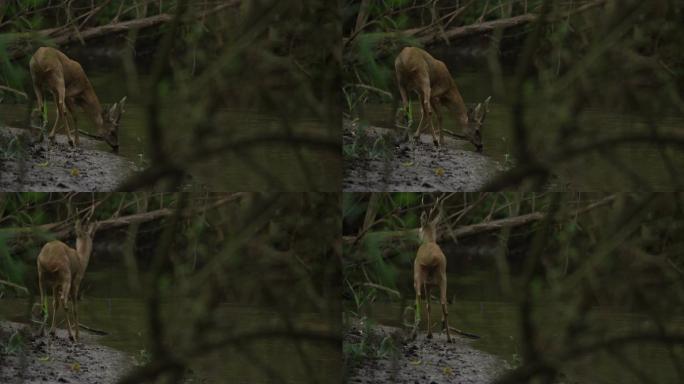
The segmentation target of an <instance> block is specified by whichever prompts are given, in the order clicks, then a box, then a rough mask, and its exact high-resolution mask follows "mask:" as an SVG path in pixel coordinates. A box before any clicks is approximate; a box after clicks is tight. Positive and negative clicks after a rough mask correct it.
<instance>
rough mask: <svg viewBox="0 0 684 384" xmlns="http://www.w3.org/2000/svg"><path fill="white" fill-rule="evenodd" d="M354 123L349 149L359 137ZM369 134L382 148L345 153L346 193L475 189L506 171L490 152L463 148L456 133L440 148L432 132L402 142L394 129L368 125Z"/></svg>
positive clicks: (349, 132) (347, 142) (347, 141)
mask: <svg viewBox="0 0 684 384" xmlns="http://www.w3.org/2000/svg"><path fill="white" fill-rule="evenodd" d="M352 124H354V123H351V122H349V121H345V122H344V125H345V128H344V136H343V139H344V144H345V146H347V147H349V146H350V145H351V143H352V142H353V141H354V140H356V138H355V137H354V132H355V129H354V127H350V125H352ZM356 132H358V131H356ZM364 135H365V137H364V140H365V141H367V142H369V143H372V146H373V148H380V149H379V150H377V151H376V154H373V155H372V156H366V154H361V155H357V156H347V155H346V154H345V164H344V180H343V183H342V189H343V190H344V191H345V192H376V191H390V192H399V191H400V192H430V191H474V190H479V189H481V188H483V187H484V186H485V184H486V183H487V182H488V181H489V180H490V179H491V178H493V177H494V176H495V175H496V174H498V173H499V172H502V171H503V170H504V167H503V166H501V165H500V164H499V163H497V162H496V161H494V160H493V159H491V158H489V157H487V156H486V154H481V153H477V152H475V150H474V149H473V150H464V149H458V148H457V147H458V146H462V142H459V140H457V139H455V138H452V137H448V136H445V137H444V141H445V144H444V145H443V147H442V148H441V149H439V150H438V149H437V148H436V147H435V145H434V144H433V143H432V136H431V135H429V134H427V133H424V134H423V135H422V136H421V137H420V139H419V140H417V141H415V142H413V141H412V140H411V141H405V142H398V141H399V140H397V139H396V138H395V135H396V134H395V133H394V131H392V130H390V129H385V128H378V127H367V128H366V131H365V133H364ZM486 150H487V149H486V148H485V153H486Z"/></svg>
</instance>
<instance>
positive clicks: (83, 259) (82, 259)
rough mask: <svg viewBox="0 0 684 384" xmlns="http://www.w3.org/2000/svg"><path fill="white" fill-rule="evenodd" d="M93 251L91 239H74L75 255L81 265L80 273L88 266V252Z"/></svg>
mask: <svg viewBox="0 0 684 384" xmlns="http://www.w3.org/2000/svg"><path fill="white" fill-rule="evenodd" d="M92 251H93V243H92V242H91V241H79V240H77V241H76V256H77V257H78V261H79V263H80V267H81V271H80V272H81V273H84V272H85V270H86V268H88V262H89V261H90V254H91V253H92Z"/></svg>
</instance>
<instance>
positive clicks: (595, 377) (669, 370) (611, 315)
mask: <svg viewBox="0 0 684 384" xmlns="http://www.w3.org/2000/svg"><path fill="white" fill-rule="evenodd" d="M490 272H491V271H482V270H478V271H473V273H472V274H471V273H470V271H469V272H468V273H467V274H463V273H449V274H448V277H447V280H448V282H449V287H448V288H447V292H448V294H449V297H450V298H453V301H452V302H451V303H450V304H449V324H450V325H451V326H453V327H455V328H458V329H461V330H463V331H466V332H470V333H474V334H477V335H479V336H481V338H480V339H478V340H475V341H472V345H473V346H474V347H476V348H478V349H480V350H483V351H485V352H488V353H491V354H493V355H496V356H498V357H500V358H502V359H503V360H505V361H507V362H508V363H509V365H511V366H516V365H517V364H519V363H520V358H521V357H520V353H521V350H520V344H519V340H517V339H516V338H517V335H518V334H519V324H518V320H517V319H518V314H519V309H518V307H517V306H516V305H515V304H514V303H511V302H507V301H506V299H505V298H504V296H503V295H502V294H501V293H500V291H499V290H498V288H497V287H496V285H497V283H496V279H495V278H492V277H493V276H494V275H493V274H492V273H490ZM400 279H401V281H408V282H409V283H410V282H411V273H410V271H402V273H401V277H400ZM461 280H463V281H465V283H463V282H462V281H461ZM400 288H401V290H402V294H403V296H404V297H405V301H404V302H403V303H397V302H392V303H388V302H379V303H375V304H373V306H372V307H371V308H369V312H368V316H370V317H371V318H373V319H375V320H376V321H378V322H379V323H382V324H387V325H393V326H401V324H402V322H404V323H407V322H409V321H411V320H412V318H411V316H412V312H411V311H410V310H409V309H408V308H410V307H412V306H413V305H414V301H413V300H414V294H413V291H412V289H411V288H410V287H409V286H408V284H407V285H405V286H401V287H400ZM496 292H499V293H498V297H496V295H497V294H496ZM434 295H435V293H434V292H433V297H435V296H434ZM346 304H347V307H348V308H352V306H353V303H346ZM550 308H551V307H550V306H549V307H546V306H544V305H542V306H540V307H538V312H539V313H546V314H547V315H548V314H549V312H550V310H549V309H550ZM554 308H555V307H554ZM423 310H424V308H423ZM440 313H441V312H440V309H439V306H438V305H433V306H432V315H433V319H438V318H439V316H440ZM601 315H602V317H601V319H602V321H605V322H607V324H610V329H611V330H615V331H619V330H623V329H624V330H634V329H636V328H639V327H645V328H644V329H652V328H653V326H654V324H653V322H652V320H650V319H649V318H648V317H647V316H645V315H641V314H635V313H629V312H621V311H617V310H608V309H606V310H602V313H601ZM538 321H539V325H540V326H542V327H545V328H549V327H553V324H554V322H553V319H551V318H546V317H545V318H542V319H539V320H538ZM670 325H671V326H673V327H677V328H682V329H684V319H681V320H680V321H678V322H677V324H670ZM421 330H423V332H424V325H423V326H422V327H421ZM440 332H441V331H440ZM419 337H420V336H419ZM460 340H463V339H460ZM558 341H559V340H545V341H541V342H540V343H545V345H546V348H549V349H552V350H553V349H554V348H556V347H555V345H557V342H558ZM462 342H465V341H462ZM626 351H627V353H624V354H623V355H624V359H625V360H626V361H629V364H630V365H631V366H632V367H633V368H634V369H636V370H638V371H641V372H645V373H648V376H649V378H650V379H652V380H653V382H657V383H674V382H678V378H679V376H678V375H677V371H676V369H675V365H674V364H673V360H672V356H673V355H671V354H670V352H669V351H668V349H667V348H665V347H663V346H662V345H646V346H645V345H644V344H643V343H641V344H639V346H638V347H634V348H627V349H626ZM675 353H676V354H677V355H678V356H683V355H684V348H678V349H676V350H675ZM679 359H680V361H681V357H680V358H679ZM564 363H565V362H564ZM675 364H677V361H675ZM566 367H568V369H565V370H564V371H563V372H564V373H565V374H567V376H568V379H570V380H568V381H564V382H571V383H572V382H581V383H585V382H586V383H601V384H603V383H605V384H609V383H635V384H636V383H641V382H642V381H641V380H640V378H639V377H638V376H637V375H638V374H637V375H635V373H634V372H633V370H632V369H626V368H625V365H624V362H621V361H620V360H616V357H615V355H614V354H609V353H598V354H592V355H590V356H589V357H587V358H584V359H581V360H578V361H576V362H574V363H573V364H571V365H568V366H566Z"/></svg>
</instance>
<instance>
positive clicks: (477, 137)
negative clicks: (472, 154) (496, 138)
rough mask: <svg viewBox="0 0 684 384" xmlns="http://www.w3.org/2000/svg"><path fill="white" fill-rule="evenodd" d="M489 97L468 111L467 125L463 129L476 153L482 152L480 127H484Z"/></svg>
mask: <svg viewBox="0 0 684 384" xmlns="http://www.w3.org/2000/svg"><path fill="white" fill-rule="evenodd" d="M491 98H492V97H491V96H489V97H487V98H486V99H485V101H484V102H482V103H477V104H476V105H475V106H474V107H471V108H469V109H468V125H467V126H466V129H465V135H466V138H467V139H468V141H470V142H471V143H472V144H473V145H474V146H475V148H476V149H477V151H478V152H482V148H483V145H482V126H483V125H484V121H485V117H487V112H489V100H491Z"/></svg>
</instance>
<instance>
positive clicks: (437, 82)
mask: <svg viewBox="0 0 684 384" xmlns="http://www.w3.org/2000/svg"><path fill="white" fill-rule="evenodd" d="M394 68H395V70H396V72H397V74H398V76H399V78H401V79H402V82H403V83H404V84H405V86H407V87H408V88H410V89H412V90H413V89H417V88H418V87H419V85H420V83H421V82H422V81H423V79H424V78H425V77H426V76H427V77H428V79H429V81H430V91H431V95H432V96H434V97H439V96H441V95H443V94H445V93H447V92H448V91H449V90H450V89H451V88H452V87H454V86H455V84H454V80H453V79H452V78H451V74H450V73H449V69H448V68H447V66H446V64H444V62H443V61H441V60H437V59H435V58H434V57H432V55H430V54H429V53H427V52H426V51H425V50H423V49H420V48H416V47H405V48H404V49H402V50H401V52H399V55H398V56H397V58H396V60H395V61H394Z"/></svg>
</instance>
